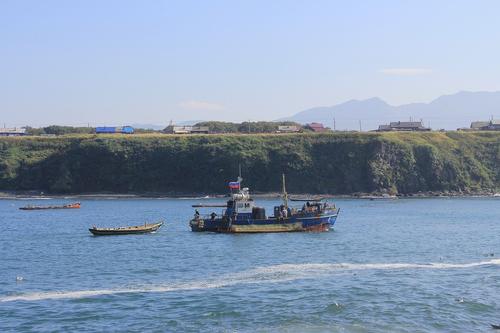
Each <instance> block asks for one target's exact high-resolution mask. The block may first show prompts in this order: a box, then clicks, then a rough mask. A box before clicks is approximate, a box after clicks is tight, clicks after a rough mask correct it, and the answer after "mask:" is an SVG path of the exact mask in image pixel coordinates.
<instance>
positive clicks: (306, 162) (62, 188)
mask: <svg viewBox="0 0 500 333" xmlns="http://www.w3.org/2000/svg"><path fill="white" fill-rule="evenodd" d="M499 162H500V133H493V132H467V133H466V132H446V133H437V132H429V133H329V134H294V135H283V134H282V135H274V134H268V135H230V134H229V135H200V136H172V135H155V134H151V135H147V134H144V135H132V136H121V135H105V136H95V135H72V136H61V137H55V138H43V137H23V138H1V139H0V191H2V190H3V191H6V190H13V191H23V190H41V191H46V192H52V193H89V192H115V193H130V192H133V193H138V192H139V193H146V192H149V193H151V192H157V193H225V192H226V188H227V187H226V185H227V182H228V181H230V180H234V179H235V178H236V176H237V172H238V171H237V170H238V164H240V163H241V166H242V171H243V177H244V178H245V185H248V186H250V187H251V189H252V190H254V191H260V192H271V191H272V192H277V191H279V190H280V182H281V173H282V172H285V174H286V175H287V187H288V190H289V192H292V193H293V192H295V193H330V194H351V193H355V192H367V193H368V192H387V193H406V194H407V193H416V192H419V191H463V192H475V191H490V190H496V189H497V188H498V187H500V186H499V185H500V168H498V166H500V163H499Z"/></svg>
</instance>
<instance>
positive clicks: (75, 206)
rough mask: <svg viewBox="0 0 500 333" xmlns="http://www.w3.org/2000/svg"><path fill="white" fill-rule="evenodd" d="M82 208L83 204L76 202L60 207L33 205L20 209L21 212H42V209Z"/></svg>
mask: <svg viewBox="0 0 500 333" xmlns="http://www.w3.org/2000/svg"><path fill="white" fill-rule="evenodd" d="M80 207H81V204H80V203H79V202H74V203H70V204H66V205H59V206H33V205H28V206H24V207H19V209H20V210H42V209H78V208H80Z"/></svg>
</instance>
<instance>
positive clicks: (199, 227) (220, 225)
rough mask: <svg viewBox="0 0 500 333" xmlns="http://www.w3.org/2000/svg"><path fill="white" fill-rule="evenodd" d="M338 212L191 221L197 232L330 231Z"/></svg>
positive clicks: (193, 229)
mask: <svg viewBox="0 0 500 333" xmlns="http://www.w3.org/2000/svg"><path fill="white" fill-rule="evenodd" d="M337 216H338V212H332V213H330V214H328V213H325V214H322V215H319V216H302V217H298V216H294V217H291V218H288V219H276V218H267V219H263V220H254V219H247V220H236V221H233V222H229V221H227V220H226V221H225V220H223V219H204V220H203V219H198V220H192V221H191V223H190V226H191V230H192V231H195V232H201V231H212V232H224V233H270V232H307V231H309V232H323V231H329V230H330V228H331V227H332V226H333V225H334V224H335V221H336V220H337Z"/></svg>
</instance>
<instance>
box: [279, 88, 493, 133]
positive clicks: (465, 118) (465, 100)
mask: <svg viewBox="0 0 500 333" xmlns="http://www.w3.org/2000/svg"><path fill="white" fill-rule="evenodd" d="M492 116H493V117H494V118H500V91H497V92H486V91H482V92H468V91H461V92H458V93H456V94H453V95H443V96H441V97H438V98H436V99H435V100H433V101H432V102H430V103H411V104H403V105H399V106H393V105H389V104H387V103H386V102H385V101H383V100H381V99H380V98H378V97H374V98H370V99H365V100H350V101H347V102H345V103H341V104H337V105H334V106H323V107H315V108H312V109H308V110H304V111H302V112H299V113H297V114H295V115H294V116H292V117H287V118H282V119H279V120H280V121H281V120H291V121H296V122H298V123H310V122H320V123H323V124H324V125H325V126H328V127H330V128H333V126H334V118H335V123H336V129H337V130H344V129H347V130H359V123H360V122H361V127H362V129H363V130H372V129H376V128H378V126H379V125H381V124H386V123H389V122H391V121H409V120H410V119H413V120H414V121H418V120H421V119H422V120H423V122H424V125H425V126H429V125H430V127H432V128H433V129H441V128H443V129H447V130H453V129H457V128H461V127H469V126H470V123H471V122H472V121H476V120H489V119H490V118H491V117H492Z"/></svg>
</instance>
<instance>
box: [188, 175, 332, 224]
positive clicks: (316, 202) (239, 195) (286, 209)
mask: <svg viewBox="0 0 500 333" xmlns="http://www.w3.org/2000/svg"><path fill="white" fill-rule="evenodd" d="M241 181H242V178H241V177H238V181H236V182H230V183H229V188H230V189H231V197H230V199H229V200H228V201H227V203H226V204H225V205H213V204H212V205H210V204H209V205H201V204H200V205H193V207H194V208H196V211H195V214H194V218H193V219H192V220H191V221H190V226H191V230H192V231H212V232H226V233H258V232H294V231H328V230H330V228H331V227H332V226H333V225H334V224H335V221H336V219H337V216H338V214H339V212H340V209H337V208H336V207H335V205H330V204H328V202H326V201H325V200H323V199H295V200H290V201H299V202H301V203H303V205H302V207H298V208H297V207H290V206H289V198H288V194H287V192H286V188H285V176H284V175H283V203H282V204H281V205H279V206H275V207H274V210H273V215H272V216H267V215H266V211H265V208H263V207H258V206H256V205H255V202H254V201H253V199H252V198H251V197H250V191H249V189H248V188H241ZM202 207H220V208H223V210H222V212H221V213H220V214H217V213H216V212H212V213H211V214H209V215H205V216H202V215H201V214H200V213H199V212H198V209H197V208H202Z"/></svg>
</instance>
